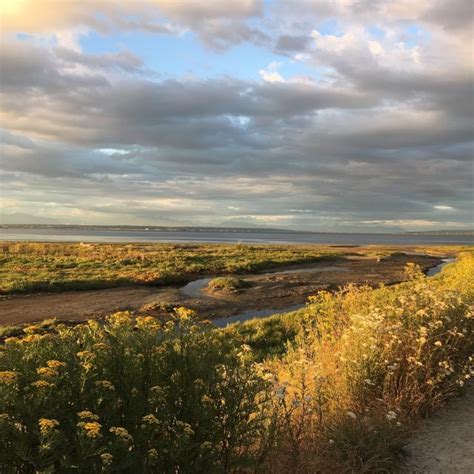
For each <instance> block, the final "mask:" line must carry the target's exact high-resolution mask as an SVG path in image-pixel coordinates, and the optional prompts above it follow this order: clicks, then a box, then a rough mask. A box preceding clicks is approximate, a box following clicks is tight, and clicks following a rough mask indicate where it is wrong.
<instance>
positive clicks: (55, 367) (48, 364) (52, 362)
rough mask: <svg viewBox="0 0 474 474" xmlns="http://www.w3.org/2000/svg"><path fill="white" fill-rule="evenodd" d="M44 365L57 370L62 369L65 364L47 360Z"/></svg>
mask: <svg viewBox="0 0 474 474" xmlns="http://www.w3.org/2000/svg"><path fill="white" fill-rule="evenodd" d="M46 365H47V366H48V367H49V368H51V369H58V368H59V367H64V366H65V365H66V364H65V363H64V362H60V361H59V360H48V362H46Z"/></svg>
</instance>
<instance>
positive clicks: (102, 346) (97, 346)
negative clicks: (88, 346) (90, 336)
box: [92, 342, 110, 351]
mask: <svg viewBox="0 0 474 474" xmlns="http://www.w3.org/2000/svg"><path fill="white" fill-rule="evenodd" d="M92 348H93V349H95V350H98V351H102V350H106V349H110V346H108V345H107V344H106V343H105V342H97V343H96V344H94V345H93V346H92Z"/></svg>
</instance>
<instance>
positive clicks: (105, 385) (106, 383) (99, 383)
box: [95, 380, 115, 390]
mask: <svg viewBox="0 0 474 474" xmlns="http://www.w3.org/2000/svg"><path fill="white" fill-rule="evenodd" d="M95 385H96V386H97V387H102V388H106V389H107V390H115V387H114V385H113V383H112V382H109V381H108V380H98V381H97V382H96V383H95Z"/></svg>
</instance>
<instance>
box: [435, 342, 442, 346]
mask: <svg viewBox="0 0 474 474" xmlns="http://www.w3.org/2000/svg"><path fill="white" fill-rule="evenodd" d="M434 345H435V346H436V347H441V346H442V345H443V343H442V342H441V341H436V342H435V343H434Z"/></svg>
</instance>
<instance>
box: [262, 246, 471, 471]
mask: <svg viewBox="0 0 474 474" xmlns="http://www.w3.org/2000/svg"><path fill="white" fill-rule="evenodd" d="M407 273H408V275H407V276H408V278H409V281H408V282H406V283H404V284H401V285H398V286H396V287H385V288H380V289H377V290H372V289H370V288H356V287H348V288H345V289H343V290H341V291H340V292H339V293H337V294H335V295H331V294H329V293H325V292H322V293H320V294H319V295H317V296H315V297H314V298H312V300H311V304H310V305H309V306H308V307H307V309H306V311H305V316H304V322H303V325H302V329H301V330H300V331H299V333H298V335H297V336H296V339H295V341H294V342H293V343H292V344H290V347H289V350H288V352H287V354H286V356H284V357H283V358H282V359H277V360H272V361H270V362H269V366H270V369H271V370H272V371H273V373H274V374H275V379H274V385H275V395H276V396H275V404H274V406H275V408H274V409H275V410H276V412H277V413H278V414H279V415H278V419H279V420H280V424H281V426H280V427H279V438H278V440H277V445H278V449H277V450H276V452H277V453H278V456H276V457H273V458H272V463H274V464H273V466H272V469H271V470H276V471H282V472H284V471H287V470H289V469H294V468H304V469H308V470H309V471H310V472H315V471H318V472H325V471H326V470H331V471H339V470H341V471H345V470H349V471H351V472H368V471H370V472H372V471H377V472H379V471H383V472H386V471H387V470H388V471H390V470H391V469H393V466H394V465H395V463H396V462H397V461H398V458H399V456H400V454H401V451H402V447H403V445H404V444H405V443H406V442H407V440H408V433H409V432H410V430H411V428H412V427H413V425H414V423H416V420H417V419H419V417H420V416H422V415H426V414H428V413H429V412H430V411H432V410H433V409H435V408H436V407H437V406H438V405H440V404H441V403H442V402H443V401H444V400H445V399H447V398H448V397H449V396H451V395H453V394H454V393H456V392H458V391H459V389H460V388H461V387H462V386H463V385H464V383H465V382H466V381H467V380H468V379H469V378H470V377H471V376H472V375H473V374H474V372H473V364H472V361H473V358H472V356H473V353H472V352H473V347H474V344H473V343H474V340H473V335H472V330H473V320H474V314H473V309H474V306H473V303H474V286H473V281H474V279H473V277H474V262H473V255H472V254H463V255H461V256H460V258H459V261H458V262H457V263H456V264H455V265H454V266H453V267H452V268H451V269H446V271H445V272H444V273H443V274H442V275H441V276H440V278H431V279H427V278H425V277H424V276H423V274H421V273H420V272H418V271H417V269H416V268H415V267H413V266H411V267H408V268H407ZM315 454H316V455H315ZM328 466H330V467H328Z"/></svg>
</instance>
